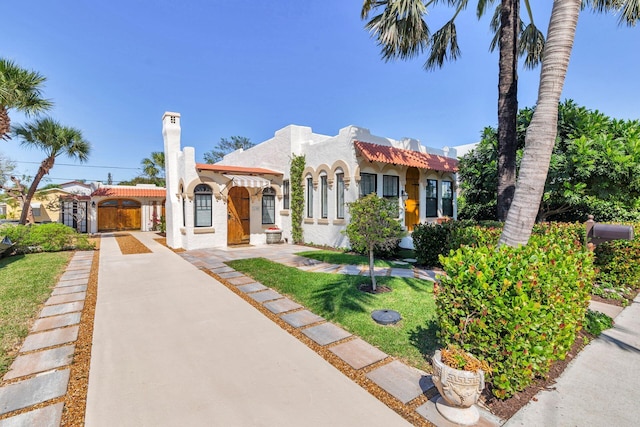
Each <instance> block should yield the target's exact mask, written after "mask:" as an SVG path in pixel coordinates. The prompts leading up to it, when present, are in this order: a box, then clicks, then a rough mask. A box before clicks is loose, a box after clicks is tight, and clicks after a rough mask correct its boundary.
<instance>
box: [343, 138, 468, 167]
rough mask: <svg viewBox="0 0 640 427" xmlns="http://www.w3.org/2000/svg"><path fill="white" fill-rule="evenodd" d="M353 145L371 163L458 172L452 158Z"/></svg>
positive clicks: (369, 145)
mask: <svg viewBox="0 0 640 427" xmlns="http://www.w3.org/2000/svg"><path fill="white" fill-rule="evenodd" d="M353 143H354V145H355V146H356V148H357V149H358V150H359V151H360V153H362V156H363V157H364V158H365V159H367V160H369V161H371V162H381V163H392V164H394V165H403V166H410V167H414V168H420V169H431V170H436V171H444V172H457V171H458V161H457V160H456V159H452V158H450V157H444V156H437V155H435V154H427V153H421V152H418V151H413V150H405V149H402V148H395V147H390V146H388V145H379V144H371V143H369V142H362V141H354V142H353Z"/></svg>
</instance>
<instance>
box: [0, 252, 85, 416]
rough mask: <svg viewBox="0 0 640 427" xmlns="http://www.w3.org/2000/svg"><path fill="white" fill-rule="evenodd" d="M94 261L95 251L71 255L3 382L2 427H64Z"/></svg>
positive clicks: (1, 402)
mask: <svg viewBox="0 0 640 427" xmlns="http://www.w3.org/2000/svg"><path fill="white" fill-rule="evenodd" d="M92 262H93V252H91V251H83V252H76V253H75V254H74V255H73V258H72V259H71V261H70V262H69V265H67V268H66V272H65V273H64V274H63V275H62V276H61V277H60V280H59V281H58V284H57V285H56V287H55V288H54V289H53V292H52V294H51V297H50V298H49V299H48V300H47V302H45V306H44V307H43V308H42V310H41V311H40V314H39V316H38V318H37V320H36V321H35V322H34V324H33V326H32V328H31V331H30V333H29V335H28V336H27V338H26V339H25V341H24V343H23V345H22V347H21V349H20V352H19V354H18V357H17V358H16V359H15V360H14V362H13V364H12V365H11V367H10V368H9V371H8V372H7V373H6V374H5V375H4V377H3V378H2V383H1V384H2V386H1V387H0V427H18V426H35V427H40V426H56V427H57V426H59V425H60V420H61V418H62V410H63V403H62V402H60V399H61V398H62V397H64V396H65V394H66V393H67V386H68V384H69V375H70V372H71V370H70V365H71V362H72V361H73V354H74V351H75V344H74V342H75V341H76V339H77V337H78V325H79V323H80V316H81V312H82V309H83V307H84V299H85V296H86V290H87V284H88V281H89V273H90V271H91V265H92ZM48 402H50V404H47V403H48ZM35 405H41V406H40V407H39V408H38V409H35V408H34V409H32V410H29V408H30V407H33V406H35Z"/></svg>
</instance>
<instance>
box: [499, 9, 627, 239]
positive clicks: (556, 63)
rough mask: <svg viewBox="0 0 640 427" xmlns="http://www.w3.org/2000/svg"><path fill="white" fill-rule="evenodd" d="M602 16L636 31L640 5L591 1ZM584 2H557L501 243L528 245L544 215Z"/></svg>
mask: <svg viewBox="0 0 640 427" xmlns="http://www.w3.org/2000/svg"><path fill="white" fill-rule="evenodd" d="M587 3H590V4H591V6H592V7H593V8H594V9H595V10H596V11H599V12H602V11H615V12H618V13H620V18H619V23H626V24H627V25H629V26H633V25H635V24H636V22H637V21H638V20H639V19H640V1H639V0H587ZM581 7H582V0H554V2H553V8H552V10H551V19H550V21H549V30H548V32H547V41H546V44H545V47H544V53H543V58H544V60H543V62H542V69H541V71H540V85H539V87H538V101H537V103H536V109H535V112H534V113H533V117H532V118H531V124H529V127H528V128H527V132H526V135H525V149H524V154H523V157H522V163H521V164H520V174H519V176H518V183H517V186H516V191H515V195H514V199H513V203H512V205H511V209H509V213H508V215H507V220H506V222H505V224H504V229H503V231H502V235H501V236H500V241H499V244H505V245H509V246H517V245H526V244H527V243H528V241H529V237H530V236H531V230H532V229H533V225H534V223H535V220H536V216H537V214H538V209H539V207H540V201H541V199H542V193H543V191H544V184H545V182H546V180H547V173H548V172H549V162H550V160H551V153H552V152H553V146H554V145H555V140H556V135H557V131H558V128H557V122H558V102H559V101H560V95H561V94H562V88H563V86H564V80H565V77H566V75H567V68H568V66H569V58H570V57H571V51H572V49H573V40H574V37H575V33H576V26H577V24H578V16H579V14H580V10H581Z"/></svg>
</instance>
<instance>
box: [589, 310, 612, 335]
mask: <svg viewBox="0 0 640 427" xmlns="http://www.w3.org/2000/svg"><path fill="white" fill-rule="evenodd" d="M612 327H613V319H612V318H611V317H609V316H607V315H606V314H604V313H600V312H597V311H593V310H587V316H586V317H585V319H584V329H585V331H587V332H589V333H590V334H591V335H593V336H596V337H597V336H599V335H600V334H601V333H602V331H604V330H606V329H609V328H612Z"/></svg>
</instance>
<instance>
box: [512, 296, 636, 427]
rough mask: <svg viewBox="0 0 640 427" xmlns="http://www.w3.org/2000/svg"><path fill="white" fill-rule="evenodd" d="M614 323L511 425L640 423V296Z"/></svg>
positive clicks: (537, 396) (629, 424) (520, 412)
mask: <svg viewBox="0 0 640 427" xmlns="http://www.w3.org/2000/svg"><path fill="white" fill-rule="evenodd" d="M615 323H616V324H615V326H614V327H613V328H612V329H609V330H607V331H605V332H603V333H602V335H601V336H600V337H598V338H597V339H596V340H594V341H593V342H592V343H590V344H589V345H588V346H587V347H586V348H585V349H584V350H582V351H581V352H580V353H579V354H578V356H577V357H576V359H575V360H574V361H573V362H571V364H570V365H569V366H568V367H567V369H566V370H565V371H564V373H563V374H562V375H561V376H560V378H559V379H558V381H557V383H556V384H555V386H554V388H553V389H552V390H549V391H541V392H540V393H538V394H537V395H536V396H535V398H534V399H533V400H532V401H530V402H529V403H528V404H527V405H526V406H525V407H523V408H522V409H521V410H520V411H519V412H517V413H516V414H515V415H514V416H513V417H511V419H510V420H509V421H508V422H507V423H506V426H509V427H515V426H585V427H586V426H589V427H591V426H593V427H597V426H603V427H605V426H606V427H609V426H616V427H624V426H637V425H639V424H640V405H638V399H640V296H638V297H636V299H635V300H634V301H633V303H632V304H631V305H630V306H629V307H627V308H625V309H624V310H623V311H622V313H620V315H618V316H617V317H616V318H615Z"/></svg>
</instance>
